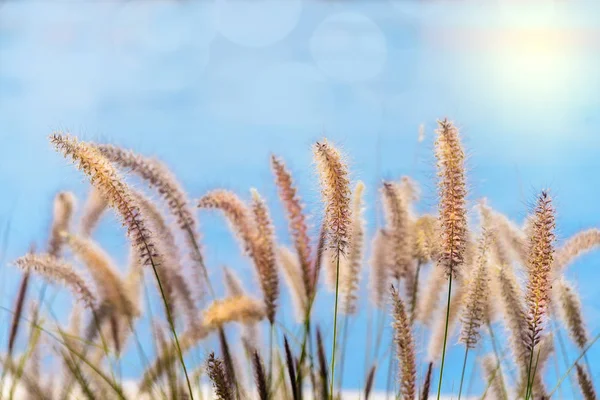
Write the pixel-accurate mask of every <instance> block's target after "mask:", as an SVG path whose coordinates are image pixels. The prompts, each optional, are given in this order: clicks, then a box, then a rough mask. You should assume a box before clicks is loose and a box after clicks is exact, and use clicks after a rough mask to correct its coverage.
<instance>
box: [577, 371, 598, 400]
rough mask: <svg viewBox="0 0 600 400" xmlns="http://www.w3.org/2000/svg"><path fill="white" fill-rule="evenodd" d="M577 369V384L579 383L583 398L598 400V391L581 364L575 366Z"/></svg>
mask: <svg viewBox="0 0 600 400" xmlns="http://www.w3.org/2000/svg"><path fill="white" fill-rule="evenodd" d="M575 368H576V369H577V382H578V383H579V388H580V389H581V394H582V395H583V398H584V399H585V400H596V398H597V397H596V390H595V389H594V383H593V382H592V380H591V379H590V376H589V375H588V374H587V372H586V371H585V369H584V368H583V367H582V366H581V365H579V363H576V364H575Z"/></svg>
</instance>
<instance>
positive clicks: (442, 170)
mask: <svg viewBox="0 0 600 400" xmlns="http://www.w3.org/2000/svg"><path fill="white" fill-rule="evenodd" d="M438 126H439V128H438V129H437V130H436V133H437V135H438V136H437V139H436V141H435V150H436V151H435V155H436V158H437V160H438V162H437V166H438V178H439V181H438V190H439V202H438V209H439V223H440V256H439V259H438V262H437V263H438V266H437V268H438V269H439V268H443V269H444V271H445V273H446V275H447V276H448V278H449V279H448V302H447V305H446V324H445V332H444V335H443V339H444V340H443V346H442V349H441V354H442V363H441V367H440V379H439V384H438V395H437V398H438V400H439V398H440V394H441V389H442V378H443V376H444V360H445V358H446V341H447V337H448V326H449V322H450V321H449V320H450V313H451V311H452V309H451V307H450V306H451V293H452V278H453V277H454V276H456V275H457V274H458V271H459V269H460V268H461V267H462V265H463V263H464V261H465V253H467V251H466V250H467V240H468V233H467V216H466V194H467V188H466V184H465V165H464V164H465V154H464V151H463V149H462V145H461V143H460V138H459V134H458V129H457V128H456V127H455V126H454V125H453V124H452V123H451V122H450V121H448V120H447V119H444V120H443V121H438Z"/></svg>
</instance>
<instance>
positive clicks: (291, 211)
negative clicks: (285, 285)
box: [271, 156, 313, 294]
mask: <svg viewBox="0 0 600 400" xmlns="http://www.w3.org/2000/svg"><path fill="white" fill-rule="evenodd" d="M271 166H272V168H273V173H274V175H275V183H276V184H277V188H278V189H279V198H280V199H281V201H282V202H283V206H284V207H285V211H286V216H287V219H288V228H289V231H290V234H291V236H292V239H293V241H294V247H295V249H296V253H298V259H299V261H300V267H301V268H302V282H303V284H304V287H305V291H306V293H309V294H310V293H311V292H312V289H313V282H312V280H313V271H312V260H311V258H312V256H311V254H312V251H311V246H310V239H309V237H308V228H307V224H306V217H305V215H304V213H303V207H302V203H301V202H300V197H299V196H298V192H297V189H296V187H295V186H294V183H293V181H292V176H291V174H290V173H289V171H288V170H287V169H286V167H285V164H284V163H283V161H282V160H280V159H278V158H277V157H275V156H271Z"/></svg>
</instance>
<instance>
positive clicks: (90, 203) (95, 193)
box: [79, 187, 108, 236]
mask: <svg viewBox="0 0 600 400" xmlns="http://www.w3.org/2000/svg"><path fill="white" fill-rule="evenodd" d="M106 207H108V202H107V201H106V199H105V198H104V196H103V195H102V193H101V192H100V191H99V190H98V189H96V188H94V187H92V190H90V193H89V195H88V198H87V200H86V202H85V206H84V208H83V215H82V216H81V221H80V223H79V232H80V234H81V236H91V235H92V233H93V232H94V229H96V226H98V222H100V218H101V217H102V214H103V213H104V211H105V210H106Z"/></svg>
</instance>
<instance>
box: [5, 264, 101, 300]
mask: <svg viewBox="0 0 600 400" xmlns="http://www.w3.org/2000/svg"><path fill="white" fill-rule="evenodd" d="M14 264H15V265H16V266H17V267H19V268H21V269H22V270H24V271H25V272H27V271H34V272H35V273H37V274H39V275H41V276H42V277H43V278H44V279H45V280H47V281H50V282H53V283H59V284H62V285H63V286H65V287H66V288H68V289H69V290H70V291H72V292H73V294H75V295H76V297H77V298H78V299H79V300H80V301H81V302H82V303H83V304H84V305H85V306H86V307H88V308H90V309H93V308H94V304H95V303H96V296H95V295H94V293H93V292H92V291H91V290H90V288H89V287H88V286H87V284H86V283H85V280H84V279H83V278H82V277H81V276H79V274H78V273H77V272H75V270H74V269H73V267H71V266H70V265H69V264H67V263H66V262H64V261H62V260H59V259H57V258H55V257H52V256H50V255H48V254H27V255H25V256H23V257H20V258H18V259H17V260H15V261H14Z"/></svg>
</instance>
